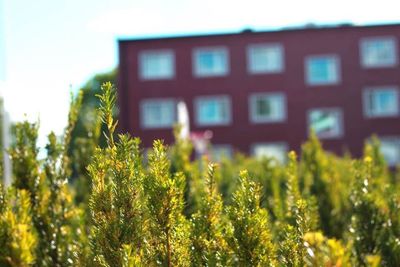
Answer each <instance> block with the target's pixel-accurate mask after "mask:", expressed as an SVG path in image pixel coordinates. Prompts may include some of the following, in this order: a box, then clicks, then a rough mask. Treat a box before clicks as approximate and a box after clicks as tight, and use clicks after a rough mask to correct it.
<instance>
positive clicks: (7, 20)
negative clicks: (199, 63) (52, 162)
mask: <svg viewBox="0 0 400 267" xmlns="http://www.w3.org/2000/svg"><path fill="white" fill-rule="evenodd" d="M398 10H399V4H398V1H390V0H382V1H379V2H376V1H345V0H338V1H328V2H326V1H318V0H315V1H307V0H305V1H289V0H281V1H274V2H271V1H261V0H248V1H229V0H219V1H213V0H203V1H189V0H185V1H184V0H169V1H162V0H158V1H152V0H146V1H135V0H113V1H111V0H110V1H107V0H96V1H94V0H85V1H78V0H69V1H51V0H37V1H23V0H0V83H1V85H0V86H1V94H2V96H3V99H4V106H5V110H6V112H7V113H8V114H9V117H10V120H11V121H18V120H22V119H24V118H28V119H29V120H37V119H38V118H40V125H41V130H40V132H41V134H40V140H39V143H40V144H41V145H43V144H44V140H45V136H46V135H47V134H48V133H49V132H50V131H51V130H53V131H55V132H56V133H57V134H60V133H61V132H62V130H63V128H64V127H65V124H66V119H67V112H68V108H69V99H70V93H71V92H72V93H76V92H77V91H78V90H79V89H80V88H82V87H84V85H85V84H86V85H87V82H88V81H90V79H91V78H92V77H93V76H94V75H96V74H100V73H107V72H112V71H113V70H115V69H116V68H117V67H118V62H119V59H118V55H119V52H118V42H117V40H118V39H129V38H135V39H141V38H158V37H168V36H182V35H192V34H195V35H200V34H201V35H204V34H215V33H223V32H241V31H242V30H244V29H251V30H252V31H276V30H278V31H279V30H280V29H287V28H291V27H294V28H296V27H297V28H298V27H300V28H301V27H306V26H307V25H308V26H314V27H320V26H322V27H323V26H334V25H344V24H346V25H353V26H357V25H358V26H362V25H372V24H374V25H376V24H378V25H379V24H393V23H396V22H399V21H400V15H399V12H398ZM302 75H303V74H302ZM246 101H247V100H246ZM261 105H262V103H261ZM321 116H323V114H318V113H314V115H313V119H314V120H318V117H321ZM325 122H326V121H325ZM321 127H323V126H321Z"/></svg>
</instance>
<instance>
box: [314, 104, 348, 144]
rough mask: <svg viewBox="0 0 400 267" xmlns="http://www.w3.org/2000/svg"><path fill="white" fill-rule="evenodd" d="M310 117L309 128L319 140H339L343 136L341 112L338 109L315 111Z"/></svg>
mask: <svg viewBox="0 0 400 267" xmlns="http://www.w3.org/2000/svg"><path fill="white" fill-rule="evenodd" d="M308 116H309V118H308V121H309V128H310V129H312V130H313V131H314V132H315V134H316V135H317V136H318V137H319V138H337V137H340V136H342V135H343V129H342V127H343V126H342V125H343V123H342V112H341V110H339V109H336V108H322V109H313V110H311V111H310V112H309V113H308Z"/></svg>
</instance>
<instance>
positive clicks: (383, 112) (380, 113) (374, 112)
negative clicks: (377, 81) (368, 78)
mask: <svg viewBox="0 0 400 267" xmlns="http://www.w3.org/2000/svg"><path fill="white" fill-rule="evenodd" d="M364 113H365V115H366V116H367V117H370V118H371V117H391V116H397V115H399V94H398V91H397V89H396V88H393V87H379V88H371V89H367V90H365V91H364Z"/></svg>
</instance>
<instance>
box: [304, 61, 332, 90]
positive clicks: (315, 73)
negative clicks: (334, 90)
mask: <svg viewBox="0 0 400 267" xmlns="http://www.w3.org/2000/svg"><path fill="white" fill-rule="evenodd" d="M339 69H340V67H339V59H338V58H337V57H336V56H311V57H308V58H307V59H306V79H307V84H309V85H330V84H337V83H339V79H340V77H339Z"/></svg>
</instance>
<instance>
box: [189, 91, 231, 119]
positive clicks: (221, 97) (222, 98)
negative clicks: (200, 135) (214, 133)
mask: <svg viewBox="0 0 400 267" xmlns="http://www.w3.org/2000/svg"><path fill="white" fill-rule="evenodd" d="M208 100H218V101H223V102H225V104H226V108H227V112H226V114H227V115H226V118H224V120H223V121H219V122H204V121H201V119H200V106H201V105H202V103H203V102H204V101H208ZM194 108H195V110H194V115H195V122H196V125H197V126H226V125H229V124H231V120H232V103H231V98H230V96H228V95H210V96H199V97H196V98H195V99H194Z"/></svg>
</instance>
